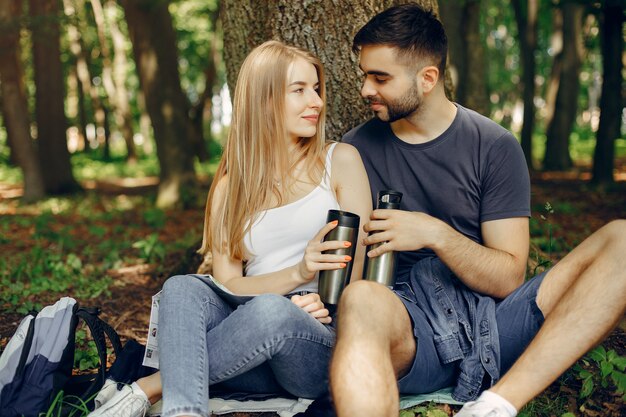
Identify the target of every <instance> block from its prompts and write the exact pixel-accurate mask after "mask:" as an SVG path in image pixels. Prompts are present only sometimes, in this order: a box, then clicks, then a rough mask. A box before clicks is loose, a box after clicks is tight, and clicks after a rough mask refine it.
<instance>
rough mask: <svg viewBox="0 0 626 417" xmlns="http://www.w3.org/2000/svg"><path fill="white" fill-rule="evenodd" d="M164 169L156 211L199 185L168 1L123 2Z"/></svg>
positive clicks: (140, 79)
mask: <svg viewBox="0 0 626 417" xmlns="http://www.w3.org/2000/svg"><path fill="white" fill-rule="evenodd" d="M120 3H121V5H122V7H123V9H124V13H125V15H126V21H127V22H128V31H129V33H130V38H131V42H132V44H133V52H134V55H135V63H136V66H137V72H138V74H139V81H140V83H141V88H142V90H143V93H144V96H145V102H146V108H147V110H148V114H149V115H150V119H151V121H152V127H153V129H154V139H155V142H156V146H157V156H158V158H159V163H160V167H161V172H160V183H159V189H158V195H157V206H159V207H167V206H171V205H173V204H176V203H178V202H179V201H180V200H181V197H182V196H183V195H184V194H185V193H186V192H185V189H186V188H188V187H190V186H192V185H193V184H194V183H195V181H196V178H195V171H194V165H193V159H194V158H193V156H194V155H193V149H192V147H191V145H190V140H189V134H190V126H189V118H188V116H187V114H188V110H189V104H188V100H187V98H186V97H185V95H184V93H183V91H182V89H181V86H180V76H179V73H178V53H177V48H176V36H175V33H174V28H173V25H172V17H171V15H170V13H169V11H168V8H167V6H168V3H169V2H168V1H158V2H155V1H151V0H120Z"/></svg>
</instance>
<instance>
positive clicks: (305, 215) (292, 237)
mask: <svg viewBox="0 0 626 417" xmlns="http://www.w3.org/2000/svg"><path fill="white" fill-rule="evenodd" d="M336 145H337V144H336V143H333V144H332V145H330V146H329V148H328V153H327V154H326V163H325V168H326V170H325V173H324V176H323V177H322V181H321V183H320V184H319V185H318V186H317V187H315V189H313V191H311V192H310V193H309V194H307V195H305V196H304V197H302V198H301V199H299V200H296V201H294V202H292V203H289V204H286V205H284V206H280V207H275V208H271V209H269V210H264V211H263V212H261V214H260V215H259V218H258V219H257V220H256V222H254V224H253V225H252V228H251V229H250V232H249V233H247V234H246V235H245V236H244V240H243V243H244V246H245V248H246V251H247V252H248V254H249V255H250V257H249V259H248V261H247V264H246V267H245V271H244V273H245V275H246V276H253V275H261V274H267V273H271V272H275V271H279V270H281V269H284V268H287V267H290V266H292V265H295V264H297V263H298V262H300V261H301V260H302V257H303V256H304V249H305V248H306V245H307V243H308V242H309V241H310V240H311V239H312V238H313V237H314V236H315V235H316V234H317V232H319V230H320V229H321V228H322V227H323V226H324V225H325V224H326V216H327V215H328V210H330V209H339V203H338V202H337V198H336V197H335V193H334V191H333V189H332V187H331V184H330V173H331V165H332V163H331V161H332V155H333V150H334V149H335V146H336ZM317 281H318V278H317V276H316V277H315V279H313V280H312V281H310V282H308V283H306V284H304V285H301V286H300V287H298V288H296V289H294V290H293V291H294V292H295V291H312V292H317Z"/></svg>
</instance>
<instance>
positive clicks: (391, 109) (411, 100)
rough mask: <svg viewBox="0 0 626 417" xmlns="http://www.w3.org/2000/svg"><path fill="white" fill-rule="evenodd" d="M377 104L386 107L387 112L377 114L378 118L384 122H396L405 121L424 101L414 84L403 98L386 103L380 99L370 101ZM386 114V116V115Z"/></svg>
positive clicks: (382, 111)
mask: <svg viewBox="0 0 626 417" xmlns="http://www.w3.org/2000/svg"><path fill="white" fill-rule="evenodd" d="M370 101H374V102H376V103H380V104H382V105H384V106H385V108H386V109H387V111H386V112H385V111H384V110H381V111H378V112H376V116H377V117H378V118H379V119H380V120H382V121H383V122H389V123H391V122H395V121H396V120H400V119H404V118H405V117H407V116H409V115H411V114H413V113H414V112H415V111H416V110H417V109H418V108H419V107H420V105H421V104H422V100H421V98H420V96H419V92H418V91H417V85H415V84H413V86H412V87H411V88H409V89H408V90H407V91H406V93H404V95H402V97H400V98H398V99H395V100H393V101H384V100H382V99H380V98H378V99H370ZM385 113H386V114H385Z"/></svg>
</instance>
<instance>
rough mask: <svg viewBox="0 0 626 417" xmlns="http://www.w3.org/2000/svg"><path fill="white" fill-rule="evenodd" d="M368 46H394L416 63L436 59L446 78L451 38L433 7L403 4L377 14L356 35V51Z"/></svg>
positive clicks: (353, 46)
mask: <svg viewBox="0 0 626 417" xmlns="http://www.w3.org/2000/svg"><path fill="white" fill-rule="evenodd" d="M367 45H386V46H390V47H394V48H396V49H397V50H398V57H400V58H401V59H403V60H405V61H406V62H408V63H413V64H414V65H417V64H418V61H420V60H421V59H425V58H426V59H432V61H433V64H434V65H436V66H437V67H438V68H439V73H440V79H443V74H444V72H445V69H446V57H447V54H448V38H447V37H446V32H445V30H444V29H443V25H442V24H441V22H440V21H439V20H438V19H437V18H436V17H435V15H434V14H433V12H432V11H431V10H424V9H422V8H421V7H420V6H418V5H417V4H403V5H401V6H394V7H391V8H389V9H387V10H385V11H383V12H381V13H379V14H377V15H376V16H374V17H373V18H372V19H371V20H370V21H369V22H367V23H366V24H365V26H363V27H362V28H361V30H359V31H358V33H357V34H356V35H355V36H354V40H353V41H352V50H353V51H354V52H355V53H358V52H359V51H360V49H361V47H362V46H367Z"/></svg>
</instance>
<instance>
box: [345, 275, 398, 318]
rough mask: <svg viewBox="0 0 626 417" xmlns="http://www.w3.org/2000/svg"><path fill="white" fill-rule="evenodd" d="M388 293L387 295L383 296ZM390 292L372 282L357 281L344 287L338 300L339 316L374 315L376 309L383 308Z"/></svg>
mask: <svg viewBox="0 0 626 417" xmlns="http://www.w3.org/2000/svg"><path fill="white" fill-rule="evenodd" d="M385 293H389V294H385ZM389 295H392V296H393V294H391V292H390V291H389V290H388V289H387V288H386V287H384V286H382V285H380V284H378V283H375V282H372V281H365V280H359V281H356V282H353V283H351V284H350V285H348V286H347V287H346V289H345V290H344V292H343V294H342V295H341V299H340V300H339V314H340V316H341V315H343V316H351V315H355V314H358V315H364V314H366V315H374V314H376V313H377V311H379V310H378V307H379V308H384V306H383V304H384V303H385V300H386V299H387V297H388V296H389Z"/></svg>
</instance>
